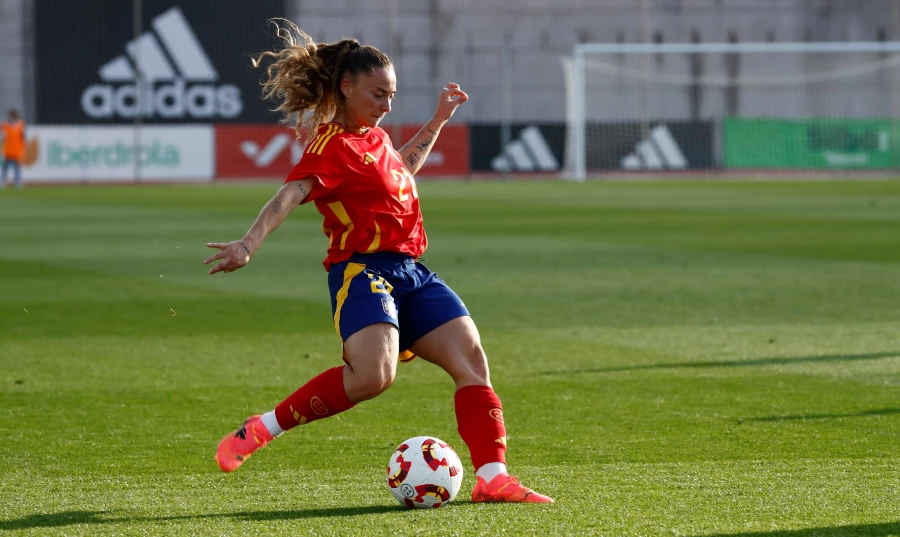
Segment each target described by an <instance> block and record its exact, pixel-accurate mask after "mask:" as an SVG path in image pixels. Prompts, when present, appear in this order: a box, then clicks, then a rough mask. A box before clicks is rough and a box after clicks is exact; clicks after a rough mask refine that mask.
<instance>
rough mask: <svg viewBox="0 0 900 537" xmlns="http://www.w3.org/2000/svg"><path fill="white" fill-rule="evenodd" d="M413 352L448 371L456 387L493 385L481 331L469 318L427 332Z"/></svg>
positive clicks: (415, 345)
mask: <svg viewBox="0 0 900 537" xmlns="http://www.w3.org/2000/svg"><path fill="white" fill-rule="evenodd" d="M410 350H411V351H412V352H413V353H415V354H416V355H418V356H420V357H421V358H422V359H423V360H425V361H428V362H431V363H433V364H435V365H437V366H438V367H440V368H441V369H443V370H444V371H446V372H447V373H448V374H449V375H450V376H451V377H452V378H453V380H454V381H455V382H456V387H457V388H462V387H463V386H470V385H484V386H490V383H491V382H490V371H489V370H488V363H487V355H486V354H485V352H484V349H483V348H482V346H481V336H480V335H479V334H478V328H477V327H476V326H475V322H474V321H473V320H472V318H471V317H469V316H468V315H466V316H463V317H457V318H455V319H452V320H450V321H447V322H446V323H444V324H442V325H441V326H439V327H437V328H435V329H433V330H432V331H430V332H428V333H427V334H425V335H424V336H422V337H421V338H419V339H418V340H417V341H416V342H415V343H414V344H413V345H412V347H411V348H410Z"/></svg>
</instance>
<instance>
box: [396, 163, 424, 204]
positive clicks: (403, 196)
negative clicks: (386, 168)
mask: <svg viewBox="0 0 900 537" xmlns="http://www.w3.org/2000/svg"><path fill="white" fill-rule="evenodd" d="M391 175H393V176H394V180H395V181H399V182H400V190H399V191H398V192H397V199H399V200H400V201H406V200H408V199H409V194H407V193H405V192H403V189H405V188H406V182H407V180H408V181H409V186H410V189H412V195H413V198H415V199H419V192H418V191H417V190H416V180H415V179H413V176H412V175H410V174H409V172H408V171H407V170H406V168H403V170H402V171H398V170H391Z"/></svg>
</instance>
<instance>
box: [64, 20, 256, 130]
mask: <svg viewBox="0 0 900 537" xmlns="http://www.w3.org/2000/svg"><path fill="white" fill-rule="evenodd" d="M125 52H126V53H125V54H122V55H120V56H117V57H115V58H113V59H112V60H111V61H109V62H107V63H105V64H103V65H102V66H100V69H99V71H98V74H99V75H100V80H102V81H103V82H105V84H93V85H91V86H88V87H87V88H86V89H85V90H84V92H83V93H82V94H81V108H82V110H84V113H85V114H87V115H88V116H90V117H92V118H112V117H121V118H133V117H136V116H138V115H140V116H141V117H162V118H167V119H180V118H198V119H199V118H203V119H206V118H216V117H224V118H233V117H237V116H238V115H240V113H241V112H242V111H243V108H244V105H243V102H242V101H241V90H240V89H239V88H238V87H237V86H235V85H234V84H221V85H216V84H215V83H216V82H217V81H218V80H219V74H218V72H217V71H216V68H215V67H213V65H212V62H210V60H209V57H208V56H207V55H206V51H204V50H203V47H202V46H201V45H200V41H199V40H198V39H197V36H196V35H195V34H194V32H193V30H192V29H191V27H190V25H189V24H188V22H187V19H185V17H184V13H182V11H181V9H180V8H178V7H173V8H171V9H169V10H168V11H166V12H164V13H162V14H161V15H159V16H157V17H156V18H154V19H153V30H152V31H149V32H145V33H144V34H142V35H140V36H139V37H137V38H136V39H134V40H132V41H129V42H128V43H127V44H126V45H125ZM138 75H140V76H138Z"/></svg>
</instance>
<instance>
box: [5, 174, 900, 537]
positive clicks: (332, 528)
mask: <svg viewBox="0 0 900 537" xmlns="http://www.w3.org/2000/svg"><path fill="white" fill-rule="evenodd" d="M276 188H277V186H276V185H273V184H267V185H253V186H247V185H238V186H181V187H176V186H141V187H91V188H73V187H67V188H35V189H26V190H24V191H21V192H19V191H9V190H7V191H3V192H0V418H2V420H0V534H4V535H5V534H10V535H91V536H93V535H363V534H366V535H382V534H386V535H422V534H426V533H427V534H429V535H440V536H443V535H448V536H449V535H499V534H509V535H523V534H525V535H575V534H579V535H609V536H632V535H634V536H637V535H641V536H643V535H661V536H681V535H690V536H732V535H743V536H754V537H776V536H783V537H812V536H826V537H838V536H842V537H843V536H875V537H883V536H888V535H900V501H898V498H900V474H898V471H900V453H898V448H900V182H894V181H868V180H867V181H863V180H855V181H826V182H790V181H785V182H775V181H773V182H715V181H707V180H703V181H678V182H676V181H662V182H633V183H627V182H593V183H587V184H575V183H555V182H554V183H527V182H526V183H521V182H513V183H498V182H494V183H478V182H460V183H437V184H434V183H432V184H429V183H427V182H424V181H423V182H422V183H421V185H420V188H419V192H420V195H421V198H422V206H423V211H424V214H425V224H426V229H427V230H428V232H429V237H430V240H431V247H430V248H429V250H428V252H427V253H426V255H425V263H426V264H427V265H429V266H430V267H431V268H432V269H433V270H435V271H437V272H438V273H439V274H440V275H441V276H442V277H443V278H444V279H445V280H446V281H447V282H448V283H449V284H450V285H451V286H453V287H454V288H455V289H456V290H457V292H458V293H459V294H460V295H461V296H462V298H463V299H464V300H465V302H466V304H467V306H468V307H469V309H470V310H471V311H472V314H473V316H474V318H475V320H476V323H477V324H478V326H479V328H480V329H481V332H482V337H483V340H484V345H485V348H486V350H487V352H488V356H489V357H490V363H491V367H492V378H493V382H494V386H495V388H496V390H497V392H498V393H499V395H500V396H501V398H502V399H503V402H504V407H505V411H506V416H507V426H508V430H509V451H508V461H509V464H510V469H511V470H512V471H513V473H514V474H517V475H519V476H520V478H521V479H522V481H523V482H524V483H526V484H527V485H530V486H532V487H533V488H535V489H537V490H539V491H541V492H544V493H546V494H549V495H551V496H553V497H555V498H556V500H557V503H555V504H553V505H549V506H540V505H530V506H522V505H483V504H472V503H471V502H470V501H469V498H470V494H471V490H472V486H473V484H474V479H473V477H474V475H473V474H474V472H473V470H472V468H471V466H470V463H469V460H468V452H467V451H466V448H465V445H464V444H463V443H462V441H461V440H460V439H459V436H458V435H457V432H456V423H455V418H454V415H453V403H452V392H453V386H452V383H451V382H450V380H449V378H447V377H446V376H445V375H444V374H443V373H442V372H441V371H439V370H438V369H437V368H435V367H434V366H432V365H430V364H427V363H425V362H422V361H421V360H418V361H416V362H413V363H412V364H409V365H402V366H401V367H400V368H399V373H398V378H397V381H396V383H395V384H394V386H393V387H392V388H391V389H390V390H388V392H387V393H385V394H384V395H383V396H381V397H379V398H378V399H376V400H374V401H370V402H367V403H364V404H361V405H359V406H358V407H357V408H355V409H353V410H352V411H350V412H348V413H345V414H342V415H340V416H338V417H336V418H332V419H330V420H325V421H320V422H316V423H313V424H311V425H309V426H306V427H301V428H299V429H297V430H294V431H291V432H290V433H288V434H287V435H285V436H284V437H282V438H280V439H279V440H278V441H276V442H275V443H273V444H272V445H271V446H270V447H267V448H266V449H265V450H263V451H262V452H260V453H259V454H257V455H256V456H254V457H253V459H251V460H250V461H248V462H247V463H246V464H245V465H244V467H242V468H241V469H240V470H239V471H237V472H235V473H234V474H230V475H223V474H221V473H220V472H219V471H218V468H217V467H216V465H215V463H214V461H213V452H214V449H215V446H216V443H217V442H218V441H219V439H220V438H221V437H222V436H223V435H224V434H225V433H227V432H228V431H229V430H232V429H233V428H234V427H235V426H236V425H237V424H238V423H240V421H241V420H242V419H243V418H244V417H245V416H247V415H248V414H250V413H255V412H260V411H265V410H268V409H270V408H272V407H273V405H274V404H275V403H277V402H278V401H280V400H281V399H282V398H283V397H284V396H286V395H287V394H288V393H290V392H292V391H293V390H294V389H296V387H297V386H299V385H300V384H302V383H303V382H305V381H306V380H307V379H308V378H309V377H311V376H312V375H314V374H317V373H319V372H320V371H322V370H324V369H325V368H328V367H332V366H334V365H336V364H339V363H340V343H339V339H338V337H337V336H336V335H335V333H334V329H333V326H332V324H331V320H330V307H329V303H328V290H327V285H326V274H325V272H324V271H323V270H322V267H321V265H320V262H321V260H322V258H323V256H324V249H325V238H324V236H323V235H322V232H321V221H320V218H319V216H318V214H317V213H316V212H315V210H314V209H313V208H311V207H302V208H300V209H298V210H297V211H295V212H294V213H293V214H292V215H291V216H290V218H289V219H288V220H287V221H286V222H285V224H284V225H283V226H282V227H281V228H280V229H279V230H278V231H276V232H275V233H274V234H273V235H272V236H270V237H269V239H268V241H267V242H266V244H265V245H264V246H263V248H262V250H261V251H260V252H259V254H258V255H257V257H256V258H254V259H253V261H252V262H251V263H250V265H249V266H248V267H246V268H245V269H243V270H241V271H239V272H236V273H233V274H227V275H216V276H214V277H210V276H208V275H207V274H206V268H205V267H203V266H202V265H201V260H202V259H203V258H204V257H206V256H207V255H208V253H209V252H208V251H207V249H206V248H205V243H206V242H207V241H227V240H232V239H236V238H239V237H241V236H242V234H243V233H244V231H245V230H246V229H247V227H248V226H249V225H250V224H251V222H252V221H253V218H254V217H255V215H256V213H257V212H258V210H259V208H260V207H261V206H262V204H263V203H264V202H265V201H266V200H267V199H268V198H269V197H270V196H271V195H272V194H273V193H274V191H275V190H276ZM420 434H431V435H435V436H438V437H440V438H443V439H444V440H446V441H448V442H450V443H451V444H452V445H453V446H454V447H455V448H456V449H457V451H459V453H460V456H461V457H462V459H463V461H464V462H465V463H466V468H465V471H466V479H465V481H464V484H463V489H462V491H461V492H460V495H459V497H458V498H457V500H456V501H455V502H453V503H452V504H451V505H449V506H448V507H446V508H442V509H438V510H433V511H409V510H407V509H405V508H402V507H400V506H399V505H397V504H396V503H395V501H394V499H393V498H392V497H391V495H390V493H389V492H388V490H387V487H386V485H385V483H384V481H385V468H386V465H387V460H388V457H389V456H390V454H391V452H392V450H393V448H394V446H395V445H396V444H397V443H399V442H400V441H402V440H404V439H406V438H408V437H411V436H416V435H420Z"/></svg>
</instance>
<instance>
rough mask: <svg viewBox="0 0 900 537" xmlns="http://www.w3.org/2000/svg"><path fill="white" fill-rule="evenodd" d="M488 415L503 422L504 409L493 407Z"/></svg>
mask: <svg viewBox="0 0 900 537" xmlns="http://www.w3.org/2000/svg"><path fill="white" fill-rule="evenodd" d="M488 415H489V416H490V417H492V418H494V419H495V420H497V421H499V422H500V423H503V410H501V409H499V408H492V409H491V411H490V412H488Z"/></svg>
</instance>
